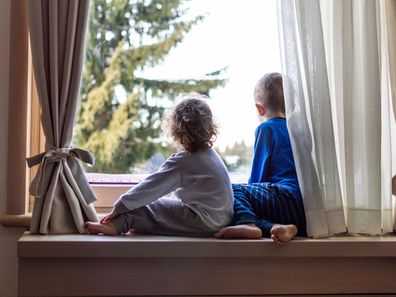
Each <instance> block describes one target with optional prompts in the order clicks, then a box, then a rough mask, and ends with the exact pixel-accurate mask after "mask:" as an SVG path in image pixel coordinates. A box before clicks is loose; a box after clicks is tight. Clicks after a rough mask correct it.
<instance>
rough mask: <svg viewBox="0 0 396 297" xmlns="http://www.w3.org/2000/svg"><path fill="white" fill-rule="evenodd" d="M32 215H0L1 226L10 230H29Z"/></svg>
mask: <svg viewBox="0 0 396 297" xmlns="http://www.w3.org/2000/svg"><path fill="white" fill-rule="evenodd" d="M31 220H32V214H31V213H30V214H24V215H0V224H1V225H3V226H4V227H9V228H29V227H30V222H31Z"/></svg>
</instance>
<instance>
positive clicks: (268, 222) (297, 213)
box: [232, 183, 306, 237]
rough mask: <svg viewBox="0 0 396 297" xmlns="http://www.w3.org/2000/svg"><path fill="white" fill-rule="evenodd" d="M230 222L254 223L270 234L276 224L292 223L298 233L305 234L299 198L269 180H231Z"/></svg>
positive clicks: (267, 235) (237, 223) (302, 209)
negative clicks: (232, 204) (233, 181)
mask: <svg viewBox="0 0 396 297" xmlns="http://www.w3.org/2000/svg"><path fill="white" fill-rule="evenodd" d="M232 189H233V192H234V198H235V199H234V219H233V225H241V224H250V223H254V224H256V226H257V227H259V228H260V229H261V231H262V232H263V237H270V236H271V235H270V230H271V228H272V226H273V225H275V224H282V225H287V224H293V225H295V226H296V227H297V229H298V233H297V235H298V236H306V224H305V212H304V205H303V202H302V198H301V196H300V195H299V196H300V197H295V196H294V195H293V194H292V192H290V191H289V190H287V189H285V188H282V187H280V186H278V185H276V184H272V183H254V184H233V185H232Z"/></svg>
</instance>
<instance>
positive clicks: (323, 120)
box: [278, 0, 393, 237]
mask: <svg viewBox="0 0 396 297" xmlns="http://www.w3.org/2000/svg"><path fill="white" fill-rule="evenodd" d="M383 5H384V3H383V2H380V1H372V0H357V1H354V0H346V1H345V0H335V1H323V2H322V1H310V0H302V1H301V0H298V1H297V0H281V1H280V2H279V6H278V12H279V13H278V14H279V28H280V43H281V52H282V63H283V72H284V73H285V75H286V77H287V79H285V83H284V84H285V98H286V112H287V115H288V128H289V132H290V137H291V142H292V146H293V153H294V155H295V160H296V167H297V174H298V177H299V182H300V186H301V191H302V194H303V197H304V204H305V208H306V216H307V230H308V235H310V236H315V237H319V236H327V235H331V234H334V233H339V232H345V231H346V230H348V231H349V232H353V233H369V234H379V233H382V232H389V231H392V224H393V221H392V195H391V173H392V172H391V141H390V136H391V129H390V115H391V105H390V103H391V100H390V98H391V96H390V82H389V77H390V76H389V67H388V65H389V60H388V56H389V55H388V53H387V48H388V41H387V38H385V37H386V32H385V31H386V30H385V28H386V27H387V25H386V22H384V21H383V20H384V15H383V13H384V9H383ZM381 12H382V13H381Z"/></svg>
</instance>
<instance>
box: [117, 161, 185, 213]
mask: <svg viewBox="0 0 396 297" xmlns="http://www.w3.org/2000/svg"><path fill="white" fill-rule="evenodd" d="M180 161H181V159H180V157H179V156H178V155H177V154H176V155H173V156H172V157H170V158H169V159H168V160H166V162H165V163H164V164H163V165H162V166H161V167H160V169H159V170H158V171H157V172H156V173H154V174H152V175H150V176H148V177H147V178H146V179H145V180H144V181H142V182H141V183H140V184H138V185H137V186H135V187H133V188H132V189H131V190H129V191H128V192H126V193H125V194H123V195H121V196H120V198H119V199H118V200H117V201H116V203H115V204H114V207H115V211H116V212H117V213H118V214H121V213H125V212H128V211H131V210H134V209H136V208H139V207H142V206H144V205H147V204H149V203H151V202H153V201H155V200H157V199H158V198H160V197H162V196H164V195H166V194H168V193H170V192H172V191H174V190H176V189H177V188H179V187H180V186H181V171H180V166H179V163H180Z"/></svg>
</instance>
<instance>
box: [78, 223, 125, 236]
mask: <svg viewBox="0 0 396 297" xmlns="http://www.w3.org/2000/svg"><path fill="white" fill-rule="evenodd" d="M85 228H86V229H87V230H88V233H89V234H99V233H102V234H103V235H118V233H117V229H116V227H115V226H114V224H112V223H107V224H102V223H96V222H86V223H85Z"/></svg>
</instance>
